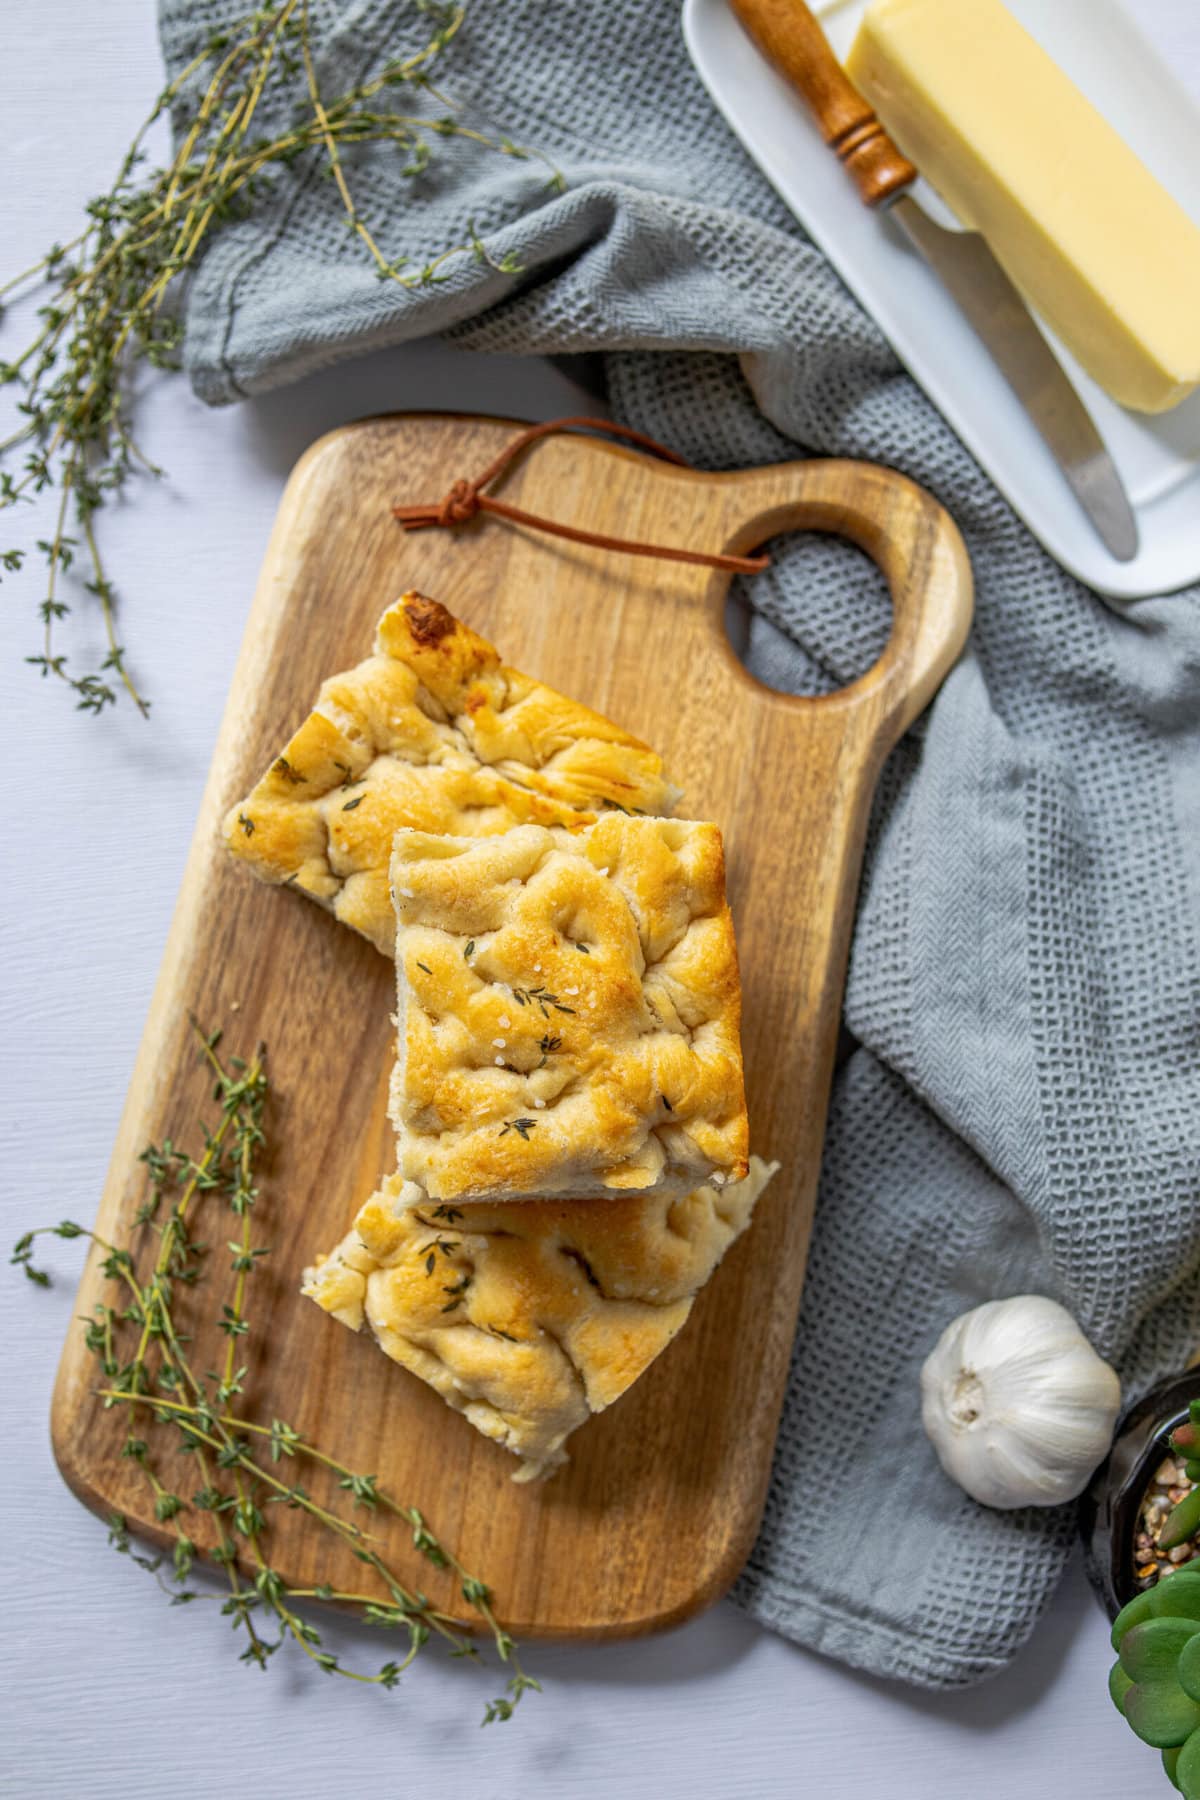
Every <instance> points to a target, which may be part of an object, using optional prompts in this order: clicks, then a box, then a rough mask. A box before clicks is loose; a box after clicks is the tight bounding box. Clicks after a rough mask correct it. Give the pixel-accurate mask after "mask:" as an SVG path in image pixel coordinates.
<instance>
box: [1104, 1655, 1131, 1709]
mask: <svg viewBox="0 0 1200 1800" xmlns="http://www.w3.org/2000/svg"><path fill="white" fill-rule="evenodd" d="M1132 1686H1133V1683H1132V1681H1130V1679H1129V1677H1128V1675H1127V1674H1126V1673H1125V1671H1124V1669H1123V1668H1122V1667H1121V1665H1120V1663H1119V1662H1115V1663H1114V1664H1113V1666H1112V1668H1111V1669H1110V1670H1109V1671H1108V1694H1109V1699H1110V1700H1111V1701H1112V1703H1113V1705H1114V1706H1115V1707H1116V1709H1117V1711H1118V1712H1119V1713H1120V1715H1121V1717H1122V1718H1124V1717H1125V1696H1126V1694H1127V1693H1128V1692H1129V1690H1130V1688H1131V1687H1132Z"/></svg>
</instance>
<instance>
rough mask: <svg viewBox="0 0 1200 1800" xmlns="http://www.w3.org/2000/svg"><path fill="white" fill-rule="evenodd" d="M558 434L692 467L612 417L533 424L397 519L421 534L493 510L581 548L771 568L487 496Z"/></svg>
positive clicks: (762, 559) (399, 509)
mask: <svg viewBox="0 0 1200 1800" xmlns="http://www.w3.org/2000/svg"><path fill="white" fill-rule="evenodd" d="M556 431H599V432H606V433H607V434H608V435H609V436H610V437H621V438H626V439H627V440H628V441H629V442H630V443H633V444H637V445H638V446H639V448H640V449H643V450H648V451H649V452H650V454H651V455H653V456H658V457H661V459H662V460H663V461H664V462H669V463H675V464H676V465H677V466H678V467H679V468H683V469H686V468H688V467H690V464H688V463H687V462H685V461H684V459H683V457H682V456H679V455H678V454H677V453H676V452H675V451H674V450H668V449H667V447H666V445H665V444H660V443H658V442H657V441H656V440H655V439H654V438H652V437H647V436H646V434H645V432H642V431H634V430H633V428H632V427H631V426H629V425H616V424H614V423H613V422H612V421H611V420H608V419H587V418H569V419H551V420H550V421H549V422H548V423H546V424H544V425H530V426H529V427H528V428H527V429H526V430H525V431H521V432H518V434H517V436H516V437H515V438H513V439H511V440H510V442H509V443H507V444H506V445H505V446H504V449H503V450H502V451H501V452H500V454H499V456H497V457H496V458H495V460H494V461H493V462H491V463H489V464H488V467H487V468H486V469H485V470H484V471H483V473H482V475H477V476H476V477H475V479H474V481H466V480H462V479H460V480H458V481H456V482H455V483H454V484H453V486H452V487H451V488H450V490H449V492H448V493H447V494H446V495H445V496H444V498H443V499H441V500H440V501H433V502H425V503H422V504H417V505H407V506H393V508H392V513H393V515H394V517H395V518H397V519H398V520H399V521H400V524H401V525H402V526H403V527H404V529H405V531H419V530H421V528H422V527H423V526H426V525H465V524H466V523H467V521H468V520H469V519H473V518H474V517H475V515H476V514H477V513H480V512H488V513H495V514H496V515H497V516H498V517H499V518H502V519H508V520H510V521H511V522H512V523H513V524H515V525H528V526H530V527H532V529H533V530H535V531H545V532H549V533H550V535H551V536H552V537H561V538H568V539H570V541H571V542H572V543H576V544H590V545H592V546H593V548H595V549H598V550H620V551H624V552H625V553H626V554H627V555H629V556H658V557H662V558H663V559H665V560H666V561H668V562H683V563H701V564H703V565H704V566H705V567H707V568H711V569H727V570H729V571H731V572H732V573H734V574H738V575H755V574H757V573H758V571H759V570H760V569H765V568H767V567H768V566H769V564H770V560H771V559H770V557H768V556H727V555H725V554H724V553H723V552H720V551H715V550H686V549H684V548H683V547H682V546H681V545H675V544H647V543H643V542H641V541H639V540H637V539H630V538H616V537H609V536H607V535H606V534H605V533H604V532H600V531H586V530H584V529H583V528H582V527H580V526H577V525H566V524H563V523H562V522H561V521H560V520H558V519H546V518H543V517H542V516H541V515H540V514H538V513H530V512H524V511H522V509H521V508H520V507H518V506H510V505H509V504H508V502H507V501H506V500H497V499H496V498H495V496H494V495H492V494H488V493H485V492H484V490H485V488H487V487H489V486H490V485H491V483H492V482H493V481H495V480H497V478H498V477H499V476H500V475H502V474H503V473H504V471H505V470H506V469H507V468H508V466H509V464H510V463H511V462H513V461H514V460H515V458H516V457H518V456H519V455H520V454H521V452H522V450H524V449H526V448H527V446H528V445H530V444H532V443H534V442H536V440H537V439H538V438H542V437H548V436H549V435H550V434H551V433H552V432H556Z"/></svg>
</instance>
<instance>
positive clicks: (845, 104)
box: [730, 0, 1138, 562]
mask: <svg viewBox="0 0 1200 1800" xmlns="http://www.w3.org/2000/svg"><path fill="white" fill-rule="evenodd" d="M730 3H731V5H732V7H733V11H734V12H735V14H736V15H737V17H738V18H739V19H740V20H741V22H742V25H743V26H744V28H745V30H746V31H747V33H748V34H749V36H750V38H751V39H752V40H753V42H754V43H755V44H756V45H757V46H758V48H759V50H761V52H762V54H763V55H764V56H765V57H766V59H767V61H768V62H769V63H770V64H771V65H772V67H773V68H775V69H777V70H778V71H779V73H780V74H781V75H783V76H785V77H786V79H787V80H788V81H789V82H790V83H791V84H792V86H793V87H794V88H795V89H796V90H797V92H798V93H799V94H800V96H801V98H802V99H803V100H804V102H805V104H806V105H807V106H808V109H809V111H810V112H811V113H812V115H813V117H814V119H815V120H816V122H817V125H818V126H819V128H820V131H821V135H822V137H823V138H824V139H825V142H826V143H827V144H828V145H829V146H830V148H831V149H832V150H833V151H834V152H835V153H836V154H837V156H838V157H839V158H840V159H841V161H842V163H843V164H844V165H845V167H846V169H847V170H848V171H849V173H850V174H851V175H852V176H853V178H854V181H855V184H856V186H857V188H858V191H859V195H860V197H861V198H862V200H863V201H864V202H865V204H866V205H867V206H870V207H880V208H883V209H886V211H887V213H888V215H889V216H890V217H891V218H892V219H894V220H895V221H896V224H897V225H898V226H899V227H900V229H901V230H902V231H903V232H904V234H905V236H906V237H907V238H908V239H909V240H910V242H911V243H912V244H913V245H914V246H915V247H916V249H917V250H918V251H919V252H920V253H921V255H922V256H923V257H924V258H925V261H926V262H927V263H928V264H929V266H930V268H931V269H932V270H933V272H934V274H935V275H936V276H937V277H938V279H939V281H940V282H941V283H942V286H943V287H944V288H945V289H946V291H947V293H948V294H949V295H950V297H951V298H952V299H953V300H954V302H955V303H956V305H957V306H958V308H959V310H960V311H961V312H962V313H963V315H964V317H965V318H966V320H967V322H968V324H969V325H970V326H971V328H972V330H973V331H974V332H975V333H976V335H977V336H978V337H979V339H980V340H981V342H982V343H983V344H984V345H985V347H986V349H987V350H988V352H989V354H990V356H991V358H992V360H993V362H994V363H995V364H996V367H997V368H998V369H999V371H1000V373H1001V374H1002V375H1003V377H1004V379H1005V380H1006V381H1007V383H1008V385H1009V387H1010V388H1011V389H1012V391H1013V393H1014V394H1015V395H1016V397H1017V399H1018V400H1019V401H1020V403H1021V406H1022V407H1023V409H1024V411H1025V413H1026V414H1027V416H1028V417H1029V419H1030V421H1031V423H1032V424H1033V425H1034V426H1035V428H1036V429H1037V431H1038V433H1039V435H1040V436H1041V438H1042V441H1043V443H1044V444H1045V445H1046V447H1047V449H1048V450H1049V451H1050V454H1051V455H1052V456H1053V458H1054V460H1055V462H1056V463H1057V464H1058V466H1059V468H1060V469H1061V470H1062V472H1063V474H1064V476H1065V477H1066V479H1067V481H1068V482H1069V483H1070V486H1071V489H1072V491H1073V493H1074V495H1075V497H1076V499H1077V500H1078V501H1079V504H1080V505H1081V506H1082V508H1083V510H1084V512H1085V513H1086V514H1087V516H1088V518H1089V520H1090V521H1091V523H1092V525H1093V526H1094V528H1095V530H1096V531H1097V533H1098V534H1099V536H1100V538H1101V540H1102V542H1103V543H1104V545H1105V547H1106V548H1107V550H1108V551H1109V552H1110V554H1111V555H1112V556H1114V557H1115V558H1116V559H1117V561H1118V562H1129V561H1130V560H1131V559H1132V558H1133V557H1134V556H1136V554H1137V548H1138V532H1137V521H1136V519H1135V518H1134V515H1133V509H1132V508H1131V506H1130V504H1129V500H1128V498H1127V496H1126V493H1125V489H1124V487H1123V486H1122V484H1121V478H1120V476H1119V475H1118V473H1117V470H1116V466H1115V464H1114V463H1113V460H1112V457H1111V456H1110V455H1109V453H1108V450H1107V449H1106V448H1105V444H1104V440H1103V438H1102V437H1101V436H1100V433H1099V432H1098V431H1097V429H1096V427H1095V425H1094V423H1093V422H1092V418H1091V415H1090V414H1089V412H1088V410H1087V408H1086V407H1085V406H1084V404H1083V401H1082V400H1081V399H1080V398H1079V395H1078V394H1077V393H1076V392H1075V389H1074V387H1073V386H1072V385H1071V382H1070V380H1069V378H1068V376H1067V374H1066V372H1065V370H1064V369H1063V367H1062V365H1061V363H1060V362H1059V361H1058V358H1057V357H1056V356H1055V355H1054V352H1053V351H1052V350H1051V348H1050V346H1049V344H1048V343H1047V342H1046V340H1045V338H1044V337H1043V336H1042V334H1041V332H1040V331H1039V329H1038V327H1037V325H1036V323H1035V322H1034V319H1033V317H1032V315H1031V313H1030V311H1029V308H1028V307H1027V306H1026V304H1025V301H1024V300H1023V299H1022V298H1021V295H1020V293H1019V292H1018V291H1017V289H1016V288H1015V287H1014V286H1013V283H1012V282H1011V281H1010V280H1009V278H1008V276H1007V275H1006V274H1005V273H1004V270H1003V269H1002V268H1001V267H1000V264H999V263H998V262H997V261H996V258H995V256H994V255H993V254H992V251H991V250H990V248H989V247H988V244H987V242H986V240H985V239H984V238H983V237H982V236H981V235H980V233H979V232H977V231H948V230H947V229H946V227H945V226H943V225H939V224H938V223H937V222H936V220H934V219H931V218H930V216H929V214H928V213H927V212H926V211H925V210H924V208H923V207H921V206H919V205H918V204H917V202H916V201H915V200H914V199H913V197H912V195H911V194H910V193H909V192H908V189H909V188H910V187H911V186H912V184H913V182H914V181H915V180H916V179H917V173H918V171H917V170H916V169H915V168H914V167H913V165H912V163H910V162H909V161H908V159H907V158H906V157H904V156H902V155H901V154H900V151H899V150H898V149H897V148H896V146H895V144H893V142H892V140H891V138H890V137H889V136H888V135H887V132H886V131H885V130H884V128H883V126H882V124H881V123H880V121H879V120H878V118H877V117H876V116H875V113H874V112H873V111H872V110H871V107H870V106H869V105H868V104H867V102H866V100H865V99H864V98H863V96H862V95H861V94H860V93H859V91H858V89H857V88H856V87H855V86H854V85H853V83H852V82H851V80H850V78H849V76H848V75H847V74H846V72H845V70H844V69H843V68H842V65H841V64H840V63H839V62H838V60H837V57H836V56H835V55H834V53H833V50H832V49H831V47H830V44H829V41H828V39H827V38H826V36H825V33H824V32H823V31H822V29H821V27H820V25H819V24H818V22H817V20H816V19H815V18H814V16H813V14H812V13H811V12H810V11H809V9H808V7H807V6H806V5H805V4H804V0H730Z"/></svg>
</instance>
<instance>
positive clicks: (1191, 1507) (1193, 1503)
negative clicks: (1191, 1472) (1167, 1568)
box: [1158, 1487, 1200, 1550]
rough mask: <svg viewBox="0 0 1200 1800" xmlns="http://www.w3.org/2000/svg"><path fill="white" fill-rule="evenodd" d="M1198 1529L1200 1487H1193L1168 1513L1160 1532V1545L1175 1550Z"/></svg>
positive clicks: (1165, 1548)
mask: <svg viewBox="0 0 1200 1800" xmlns="http://www.w3.org/2000/svg"><path fill="white" fill-rule="evenodd" d="M1197 1531H1200V1487H1197V1488H1193V1489H1192V1491H1191V1493H1190V1494H1187V1495H1185V1497H1184V1498H1183V1499H1182V1500H1181V1501H1180V1502H1179V1505H1178V1506H1177V1507H1176V1508H1175V1510H1174V1511H1173V1512H1172V1513H1170V1514H1169V1515H1168V1517H1167V1522H1166V1524H1165V1525H1164V1526H1163V1528H1162V1530H1161V1531H1160V1532H1159V1534H1158V1547H1159V1549H1160V1550H1174V1548H1175V1546H1176V1545H1177V1544H1186V1543H1187V1541H1188V1539H1189V1538H1190V1537H1191V1536H1193V1534H1194V1533H1195V1532H1197Z"/></svg>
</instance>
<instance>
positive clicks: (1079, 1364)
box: [921, 1294, 1121, 1506]
mask: <svg viewBox="0 0 1200 1800" xmlns="http://www.w3.org/2000/svg"><path fill="white" fill-rule="evenodd" d="M1120 1404H1121V1383H1120V1381H1119V1380H1118V1378H1117V1375H1116V1371H1115V1370H1113V1369H1111V1368H1110V1367H1109V1365H1108V1364H1107V1363H1106V1362H1104V1361H1103V1360H1102V1359H1101V1358H1100V1357H1099V1356H1097V1354H1096V1352H1095V1351H1094V1350H1093V1349H1092V1346H1091V1345H1090V1344H1089V1343H1088V1341H1087V1339H1086V1338H1085V1337H1084V1335H1083V1333H1082V1332H1081V1331H1080V1329H1079V1327H1078V1325H1077V1324H1076V1323H1075V1321H1074V1319H1073V1318H1072V1317H1071V1315H1070V1313H1069V1312H1068V1311H1067V1310H1066V1308H1065V1307H1063V1306H1059V1304H1058V1302H1057V1301H1056V1300H1047V1299H1045V1298H1044V1297H1043V1296H1042V1295H1040V1294H1022V1295H1019V1296H1018V1297H1017V1298H1015V1299H1012V1300H990V1301H988V1302H987V1304H986V1305H985V1306H977V1307H976V1308H975V1309H974V1311H973V1312H967V1313H963V1314H962V1316H961V1317H960V1318H957V1319H955V1321H954V1323H953V1324H952V1325H948V1326H947V1327H946V1329H945V1331H944V1332H943V1333H942V1335H941V1337H940V1338H939V1339H938V1342H937V1345H936V1347H935V1348H934V1350H933V1351H932V1352H931V1353H930V1355H929V1356H928V1357H927V1359H926V1362H925V1366H924V1368H923V1369H922V1370H921V1420H922V1423H923V1424H924V1426H925V1430H926V1432H927V1434H928V1436H929V1437H930V1439H931V1440H932V1442H933V1446H934V1448H935V1450H936V1451H937V1453H938V1456H939V1458H940V1460H941V1464H942V1467H943V1469H945V1471H946V1473H947V1475H949V1476H951V1477H952V1479H953V1480H955V1481H957V1482H958V1484H959V1486H960V1487H963V1488H965V1489H966V1491H967V1493H968V1494H970V1495H971V1496H972V1498H973V1499H975V1500H981V1501H982V1502H983V1504H984V1505H985V1506H1057V1505H1058V1504H1059V1503H1060V1502H1061V1501H1063V1500H1074V1499H1075V1497H1076V1495H1078V1494H1081V1493H1082V1492H1083V1490H1084V1488H1085V1487H1086V1486H1087V1481H1088V1477H1089V1475H1090V1474H1091V1472H1092V1470H1093V1469H1094V1468H1095V1467H1096V1464H1097V1463H1098V1462H1100V1460H1101V1459H1102V1458H1103V1457H1104V1455H1105V1454H1106V1452H1107V1450H1108V1447H1109V1444H1110V1443H1111V1441H1112V1432H1113V1425H1114V1424H1115V1422H1116V1417H1117V1412H1118V1409H1119V1407H1120Z"/></svg>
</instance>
